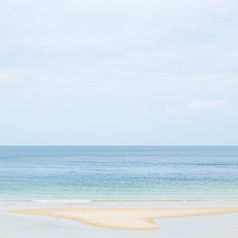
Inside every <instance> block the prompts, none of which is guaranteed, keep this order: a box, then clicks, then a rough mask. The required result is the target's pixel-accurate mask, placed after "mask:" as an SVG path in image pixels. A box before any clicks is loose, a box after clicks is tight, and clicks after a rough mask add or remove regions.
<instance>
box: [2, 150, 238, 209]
mask: <svg viewBox="0 0 238 238" xmlns="http://www.w3.org/2000/svg"><path fill="white" fill-rule="evenodd" d="M214 201H215V202H218V203H227V204H228V203H229V204H231V203H238V147H232V146H229V147H228V146H222V147H208V146H206V147H202V146H194V147H193V146H179V147H175V146H148V147H147V146H129V147H125V146H102V147H101V146H100V147H97V146H49V147H47V146H37V147H34V146H32V147H31V146H29V147H28V146H22V147H0V205H3V206H4V205H9V204H19V203H23V204H25V205H26V204H30V205H32V206H34V205H39V204H43V205H47V204H48V205H50V204H56V203H59V204H61V205H64V204H90V203H94V204H95V203H97V204H100V203H123V202H126V203H131V204H132V203H144V204H146V203H154V204H161V203H171V204H175V206H176V204H179V203H181V202H184V203H188V204H190V203H196V202H203V203H206V202H214Z"/></svg>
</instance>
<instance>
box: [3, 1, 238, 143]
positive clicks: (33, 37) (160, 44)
mask: <svg viewBox="0 0 238 238" xmlns="http://www.w3.org/2000/svg"><path fill="white" fill-rule="evenodd" d="M237 29H238V1H237V0H199V1H198V0H193V1H191V0H180V1H178V0H136V1H135V0H111V1H109V0H67V1H66V0H57V1H56V0H47V1H46V0H35V1H32V0H8V1H3V0H1V8H0V145H238V136H237V135H238V67H237V66H238V31H237Z"/></svg>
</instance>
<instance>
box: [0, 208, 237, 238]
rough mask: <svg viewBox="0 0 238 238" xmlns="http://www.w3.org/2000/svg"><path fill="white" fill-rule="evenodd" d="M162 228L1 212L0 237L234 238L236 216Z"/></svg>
mask: <svg viewBox="0 0 238 238" xmlns="http://www.w3.org/2000/svg"><path fill="white" fill-rule="evenodd" d="M156 223H157V224H158V225H160V226H161V229H158V230H152V231H133V230H117V229H106V228H96V227H91V226H87V225H84V224H81V223H78V222H74V221H69V220H65V219H57V218H50V217H40V216H29V215H17V214H6V213H3V212H1V210H0V237H1V238H32V237H34V238H45V237H50V238H68V237H70V238H79V237H80V238H94V237H95V238H96V237H97V238H109V237H110V238H111V237H113V238H124V237H128V238H145V237H150V238H158V237H160V238H175V237H176V238H191V237H193V238H211V237H216V238H224V237H226V238H237V235H238V214H233V215H218V216H204V217H189V218H169V219H158V220H156Z"/></svg>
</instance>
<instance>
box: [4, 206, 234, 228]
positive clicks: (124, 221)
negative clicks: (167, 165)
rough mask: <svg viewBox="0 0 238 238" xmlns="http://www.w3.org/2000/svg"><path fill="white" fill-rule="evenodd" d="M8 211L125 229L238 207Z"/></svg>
mask: <svg viewBox="0 0 238 238" xmlns="http://www.w3.org/2000/svg"><path fill="white" fill-rule="evenodd" d="M6 212H7V213H14V214H22V215H36V216H46V217H54V218H63V219H67V220H73V221H76V222H80V223H83V224H86V225H90V226H95V227H100V228H112V229H125V230H156V229H159V228H160V226H159V225H157V224H156V223H155V220H156V219H163V218H176V217H192V216H210V215H223V214H235V213H238V207H190V208H65V207H64V208H33V209H17V210H10V211H6Z"/></svg>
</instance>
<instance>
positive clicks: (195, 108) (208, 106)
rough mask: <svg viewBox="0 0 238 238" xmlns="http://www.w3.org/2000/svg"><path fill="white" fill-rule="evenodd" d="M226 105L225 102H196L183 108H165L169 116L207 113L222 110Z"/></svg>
mask: <svg viewBox="0 0 238 238" xmlns="http://www.w3.org/2000/svg"><path fill="white" fill-rule="evenodd" d="M226 104H227V100H216V101H202V100H196V101H193V102H191V103H188V104H186V105H185V106H178V107H169V108H166V112H167V113H168V114H170V115H177V114H194V113H198V112H201V111H208V110H213V109H217V108H223V107H225V106H226Z"/></svg>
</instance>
